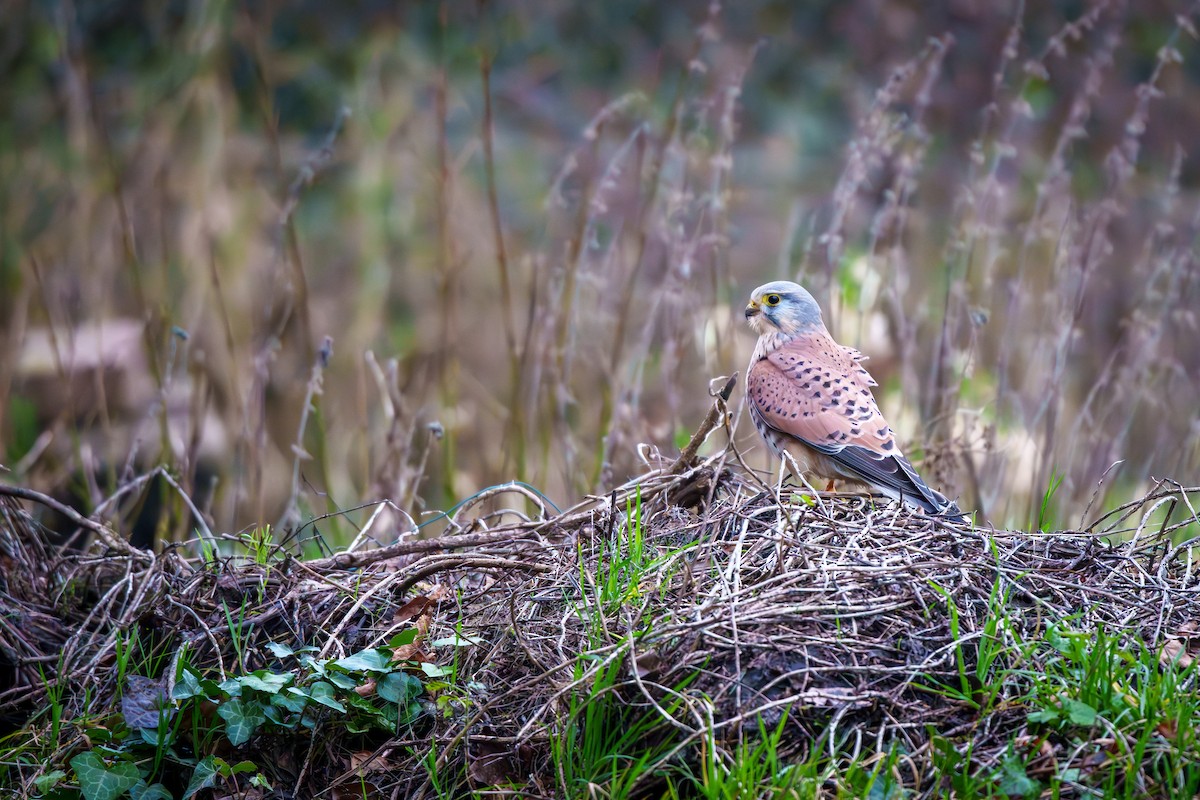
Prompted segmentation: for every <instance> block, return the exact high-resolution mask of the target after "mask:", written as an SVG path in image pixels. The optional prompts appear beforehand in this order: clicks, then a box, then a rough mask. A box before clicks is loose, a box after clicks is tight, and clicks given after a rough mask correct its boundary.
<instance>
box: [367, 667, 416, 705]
mask: <svg viewBox="0 0 1200 800" xmlns="http://www.w3.org/2000/svg"><path fill="white" fill-rule="evenodd" d="M424 688H425V687H424V686H422V685H421V681H420V680H418V679H417V678H416V677H414V676H412V675H409V674H408V673H407V672H389V673H388V674H387V675H384V676H383V677H382V678H380V679H379V680H378V682H376V684H375V693H376V694H378V695H379V696H380V697H382V698H383V699H384V700H387V701H388V702H389V703H403V702H407V701H408V700H411V699H412V698H414V697H418V696H420V694H421V692H422V691H423V690H424Z"/></svg>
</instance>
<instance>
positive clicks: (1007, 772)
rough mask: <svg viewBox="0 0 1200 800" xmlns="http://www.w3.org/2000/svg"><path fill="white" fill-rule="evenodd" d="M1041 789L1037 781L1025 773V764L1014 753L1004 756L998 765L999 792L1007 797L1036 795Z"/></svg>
mask: <svg viewBox="0 0 1200 800" xmlns="http://www.w3.org/2000/svg"><path fill="white" fill-rule="evenodd" d="M1040 790H1041V786H1040V785H1039V784H1038V782H1037V781H1035V780H1033V779H1032V778H1030V777H1029V776H1028V775H1026V774H1025V765H1024V764H1023V763H1022V762H1021V759H1019V758H1017V756H1016V755H1015V754H1012V753H1010V754H1009V755H1007V756H1005V757H1004V763H1003V764H1001V766H1000V793H1001V794H1003V795H1005V796H1007V797H1031V796H1036V795H1037V794H1038V792H1039V791H1040Z"/></svg>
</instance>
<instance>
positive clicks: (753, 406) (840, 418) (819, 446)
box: [746, 281, 966, 522]
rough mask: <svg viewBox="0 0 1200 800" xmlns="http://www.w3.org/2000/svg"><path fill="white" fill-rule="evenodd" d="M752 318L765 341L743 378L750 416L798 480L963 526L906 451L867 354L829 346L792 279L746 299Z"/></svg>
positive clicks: (817, 310) (813, 304) (808, 298)
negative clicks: (845, 485) (865, 492)
mask: <svg viewBox="0 0 1200 800" xmlns="http://www.w3.org/2000/svg"><path fill="white" fill-rule="evenodd" d="M746 319H747V321H749V323H750V327H751V328H753V329H754V330H755V332H757V333H758V334H759V336H758V345H757V346H756V347H755V348H754V355H753V357H752V358H751V359H750V369H749V370H748V371H747V373H746V395H747V398H748V400H749V406H750V416H751V418H752V419H753V420H754V425H755V427H756V428H758V432H759V434H760V435H761V436H762V437H763V439H764V440H765V441H766V443H767V446H768V447H770V448H771V451H772V452H773V453H775V455H777V456H779V457H781V458H783V459H784V462H785V464H787V462H788V461H789V459H788V458H786V457H785V456H784V453H785V452H786V453H787V454H789V455H790V456H791V458H793V459H795V468H798V469H799V470H800V472H801V476H803V475H812V476H815V477H818V478H823V479H825V480H828V481H830V482H831V483H832V481H834V480H835V479H836V480H843V481H849V482H851V483H856V484H864V485H866V486H867V487H869V488H871V489H873V490H876V491H878V492H881V493H883V494H884V495H886V496H888V497H890V498H892V499H893V500H900V501H901V502H902V503H905V504H907V505H909V506H912V507H913V508H917V509H921V510H923V511H925V512H926V513H929V514H941V515H945V516H946V517H949V518H951V519H953V520H954V521H956V522H965V521H966V520H965V518H964V517H963V515H962V512H961V511H959V510H958V506H956V505H955V504H954V503H953V502H952V501H950V500H947V499H946V497H945V496H944V495H942V494H940V493H939V492H936V491H934V490H933V489H931V488H929V486H928V484H926V483H925V481H923V480H921V476H920V475H918V474H917V471H916V470H915V469H913V465H912V464H910V463H909V462H908V459H906V458H905V457H904V456H903V455H902V454H901V453H900V449H899V448H898V447H897V446H896V437H895V435H894V434H893V433H892V429H891V427H890V426H889V425H888V424H887V421H886V420H885V419H884V418H883V415H882V414H881V413H879V406H877V405H876V404H875V398H874V396H873V395H872V394H871V387H872V386H875V385H876V383H875V381H874V379H872V378H871V376H870V375H869V374H868V373H867V371H866V370H865V369H863V368H862V366H861V364H860V362H861V361H863V360H865V358H866V356H864V355H863V354H862V353H860V352H858V351H857V350H855V349H853V348H850V347H843V346H842V345H840V344H838V343H837V342H835V341H834V340H833V337H832V336H830V335H829V331H828V330H827V329H826V328H825V323H824V322H822V321H821V307H820V306H818V305H817V301H816V300H814V299H813V296H812V295H811V294H809V293H808V292H807V291H805V290H804V288H803V287H801V286H799V285H798V284H795V283H792V282H791V281H775V282H774V283H768V284H764V285H763V286H760V287H758V288H757V289H755V290H754V293H753V294H751V295H750V303H749V304H748V305H747V306H746Z"/></svg>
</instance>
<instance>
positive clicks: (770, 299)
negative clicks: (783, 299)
mask: <svg viewBox="0 0 1200 800" xmlns="http://www.w3.org/2000/svg"><path fill="white" fill-rule="evenodd" d="M763 302H764V303H766V304H767V305H769V306H777V305H779V295H777V294H769V295H767V296H766V297H764V298H763Z"/></svg>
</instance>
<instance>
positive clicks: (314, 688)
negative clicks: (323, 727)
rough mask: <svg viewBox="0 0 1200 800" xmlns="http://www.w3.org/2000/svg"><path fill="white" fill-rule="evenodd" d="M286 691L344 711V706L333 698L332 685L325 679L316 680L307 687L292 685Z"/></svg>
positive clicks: (335, 709)
mask: <svg viewBox="0 0 1200 800" xmlns="http://www.w3.org/2000/svg"><path fill="white" fill-rule="evenodd" d="M288 691H289V692H291V693H293V694H297V695H300V696H301V697H307V698H308V699H310V700H312V701H314V702H317V703H320V704H321V705H323V706H325V707H326V708H332V709H333V710H334V711H340V712H341V713H343V714H345V713H346V707H345V706H344V705H342V704H341V703H339V702H338V701H337V700H335V699H334V695H333V685H332V684H330V683H328V682H327V681H317V682H315V683H313V684H312V685H311V686H308V687H299V686H292V687H291V688H289V689H288Z"/></svg>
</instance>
